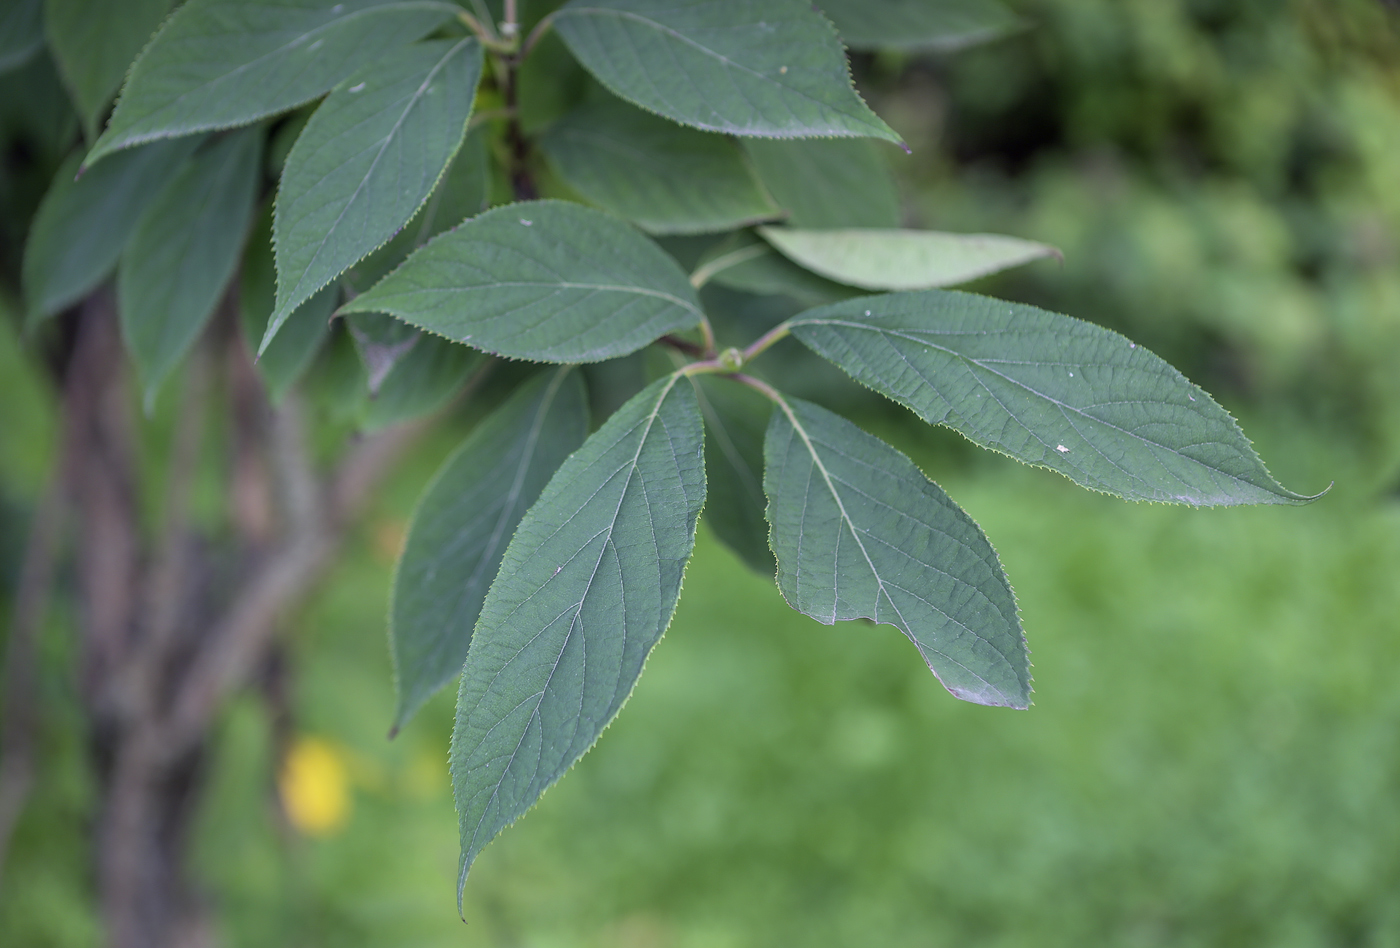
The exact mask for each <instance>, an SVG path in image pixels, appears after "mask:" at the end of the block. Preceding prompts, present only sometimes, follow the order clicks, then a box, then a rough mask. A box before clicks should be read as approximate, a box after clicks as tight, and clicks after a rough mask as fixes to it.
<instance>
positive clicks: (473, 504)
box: [389, 366, 588, 730]
mask: <svg viewBox="0 0 1400 948" xmlns="http://www.w3.org/2000/svg"><path fill="white" fill-rule="evenodd" d="M587 434H588V406H587V398H586V396H585V393H584V390H583V382H582V379H581V377H580V375H579V373H578V371H576V370H574V369H572V368H569V367H567V366H566V367H564V368H560V369H554V370H551V371H549V372H546V373H541V374H540V375H538V376H537V377H536V378H535V379H533V380H532V381H530V382H529V383H527V384H526V385H523V386H521V387H520V389H518V390H517V391H516V393H515V394H514V395H513V396H512V397H511V399H510V401H508V402H506V404H504V405H502V406H501V407H500V408H498V409H497V410H496V411H495V412H494V413H493V414H492V415H491V416H490V417H489V418H487V419H486V420H485V421H483V422H481V424H480V425H478V426H477V428H476V430H474V431H473V432H472V433H471V435H470V436H469V437H468V438H467V440H465V441H463V442H462V445H461V447H459V448H458V449H457V450H456V451H455V452H453V454H452V456H451V457H450V458H448V459H447V460H446V461H445V462H443V465H442V467H441V469H439V471H438V472H437V474H436V475H434V477H433V482H432V483H431V484H429V485H428V488H427V489H426V490H425V491H424V492H423V497H422V499H421V500H419V501H418V508H417V509H416V510H415V511H414V513H413V524H412V526H411V527H410V528H409V531H408V540H407V542H406V543H405V544H404V550H403V555H402V556H400V557H399V564H398V569H397V570H396V572H395V574H394V591H393V600H392V601H393V605H392V606H391V608H390V626H389V637H390V643H391V646H392V653H393V656H394V676H395V681H396V682H397V685H398V696H399V697H398V710H397V711H396V712H395V714H394V730H398V729H399V728H400V727H402V726H403V724H404V722H405V721H407V720H408V719H409V718H410V717H411V716H412V715H413V713H414V712H415V711H417V710H418V709H419V708H420V707H421V706H422V705H423V702H425V701H427V700H428V698H429V697H431V696H432V694H433V692H435V691H437V690H438V689H439V688H441V687H442V686H443V685H445V684H447V682H449V681H451V680H452V679H453V678H456V677H457V675H458V674H459V673H460V672H461V671H462V663H463V662H464V661H465V660H466V657H467V646H468V644H470V642H471V638H472V629H473V628H474V627H475V626H476V619H477V616H478V615H479V614H480V613H481V604H482V602H483V601H484V600H485V599H486V590H487V588H488V587H489V586H490V585H491V580H492V579H494V578H495V576H496V571H497V569H498V568H499V567H500V565H501V557H502V556H504V555H505V551H506V544H508V543H509V542H510V538H511V537H513V536H514V535H515V528H516V526H518V525H519V523H520V518H521V517H523V516H524V515H525V511H526V510H528V509H529V508H530V506H531V505H532V504H533V503H534V502H535V500H536V498H538V497H539V496H540V491H542V490H544V487H545V484H547V483H548V482H549V478H550V477H551V476H552V475H553V474H554V472H555V470H557V469H558V467H559V465H561V464H563V463H564V459H565V458H567V457H568V456H569V455H570V454H572V453H573V452H574V451H575V450H576V449H577V448H578V447H579V445H581V444H583V439H584V437H585V436H586V435H587Z"/></svg>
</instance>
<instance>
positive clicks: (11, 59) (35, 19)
mask: <svg viewBox="0 0 1400 948" xmlns="http://www.w3.org/2000/svg"><path fill="white" fill-rule="evenodd" d="M43 46H44V0H10V2H9V3H6V4H5V8H4V9H3V10H0V72H8V71H9V70H11V69H18V68H19V67H20V66H23V65H24V64H25V63H27V62H29V58H30V57H31V56H33V55H34V54H35V53H37V52H39V50H40V49H42V48H43Z"/></svg>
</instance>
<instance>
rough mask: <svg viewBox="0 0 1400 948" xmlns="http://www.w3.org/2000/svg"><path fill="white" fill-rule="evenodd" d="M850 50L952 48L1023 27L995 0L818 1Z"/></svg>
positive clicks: (937, 49) (961, 46)
mask: <svg viewBox="0 0 1400 948" xmlns="http://www.w3.org/2000/svg"><path fill="white" fill-rule="evenodd" d="M820 6H821V8H822V12H823V13H825V14H826V15H827V16H829V17H831V21H832V22H833V23H835V24H836V31H837V32H838V33H840V34H841V39H842V40H844V41H845V43H846V45H847V46H849V47H850V48H851V49H856V50H862V51H867V50H878V49H903V50H935V51H938V52H952V51H953V50H957V49H962V48H964V47H966V46H974V45H976V44H978V43H985V42H987V41H988V40H993V39H996V38H997V37H999V36H1005V35H1006V34H1007V33H1010V32H1013V31H1015V30H1017V29H1019V28H1020V27H1021V21H1020V20H1019V19H1017V17H1016V15H1015V14H1014V13H1012V12H1011V11H1010V10H1008V9H1007V8H1006V7H1004V6H1002V4H1000V3H998V2H997V0H820Z"/></svg>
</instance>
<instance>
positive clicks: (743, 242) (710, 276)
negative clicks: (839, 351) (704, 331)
mask: <svg viewBox="0 0 1400 948" xmlns="http://www.w3.org/2000/svg"><path fill="white" fill-rule="evenodd" d="M695 273H696V279H698V280H699V281H700V282H701V283H702V285H703V284H704V283H706V282H714V283H717V284H719V285H720V286H727V287H729V288H730V289H731V290H741V291H743V292H745V293H756V294H758V295H760V296H769V295H781V296H787V297H790V298H791V299H794V300H796V301H797V302H798V303H800V304H801V305H803V306H821V305H823V304H825V303H834V302H836V301H837V300H844V299H849V298H851V297H852V296H859V295H860V291H859V290H856V289H853V288H851V287H849V286H842V285H841V284H840V283H835V282H833V281H831V280H828V279H826V278H825V277H820V276H817V275H816V274H815V273H813V272H812V271H810V270H806V269H804V268H802V267H799V266H798V265H797V264H795V263H793V262H792V261H791V260H789V259H788V258H787V257H784V256H783V255H782V254H780V253H778V252H777V251H776V250H774V249H773V248H772V246H771V245H769V244H768V243H767V242H766V241H763V240H760V239H759V238H757V237H755V236H754V235H753V233H752V232H751V231H746V230H745V231H740V232H738V233H736V234H734V235H733V236H732V237H730V238H728V239H727V240H724V241H722V242H721V243H720V244H718V245H717V246H715V247H713V248H712V249H710V250H708V251H706V252H705V254H704V255H703V256H702V257H701V258H700V264H699V266H697V267H696V269H695Z"/></svg>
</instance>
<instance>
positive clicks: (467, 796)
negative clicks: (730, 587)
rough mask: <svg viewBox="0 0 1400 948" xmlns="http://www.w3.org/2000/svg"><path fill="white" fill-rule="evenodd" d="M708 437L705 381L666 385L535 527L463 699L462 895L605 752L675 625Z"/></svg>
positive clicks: (507, 572) (579, 465)
mask: <svg viewBox="0 0 1400 948" xmlns="http://www.w3.org/2000/svg"><path fill="white" fill-rule="evenodd" d="M703 440H704V431H703V422H702V421H701V417H700V408H699V406H698V405H697V404H696V401H695V391H694V389H692V388H691V387H690V385H689V384H687V383H686V382H684V381H682V380H681V379H680V378H679V376H675V375H673V376H669V377H667V378H664V379H661V380H660V381H657V382H654V383H652V384H651V385H650V386H648V387H647V388H646V389H644V390H643V391H642V392H641V393H640V394H638V395H637V396H636V397H635V398H633V399H632V400H631V401H629V402H628V403H627V404H626V405H624V406H623V407H622V408H620V409H619V410H618V411H617V413H616V414H615V415H613V416H612V417H611V418H609V419H608V421H607V422H606V423H605V424H604V425H603V427H602V428H600V429H599V430H598V431H597V432H596V433H595V434H594V435H593V436H592V437H590V438H589V439H588V440H587V441H586V442H584V445H583V447H582V448H580V449H579V450H578V451H577V452H575V453H574V455H573V456H572V457H570V458H569V459H568V460H567V461H565V462H564V464H563V466H562V467H560V468H559V470H558V472H557V473H556V474H555V475H554V477H553V478H551V479H550V482H549V485H548V486H547V487H546V488H545V489H544V493H543V494H541V495H540V499H539V500H538V501H537V502H536V503H535V505H534V506H533V507H531V508H530V510H529V512H528V513H526V514H525V517H524V519H523V520H522V521H521V522H520V527H519V529H517V530H516V533H515V537H514V539H512V540H511V542H510V546H509V547H508V548H507V549H506V554H505V558H504V560H503V561H502V563H501V569H500V572H499V573H498V574H497V576H496V580H495V581H494V582H493V583H492V585H491V589H490V591H489V592H488V593H487V594H486V603H485V605H483V606H482V609H481V618H480V619H479V620H478V622H477V625H476V631H475V633H474V634H473V636H472V643H471V649H470V650H469V651H468V652H467V662H466V666H465V668H464V669H463V671H462V685H461V689H460V691H459V692H458V696H457V724H456V727H455V729H454V731H453V735H452V752H451V764H452V786H453V793H454V795H455V797H456V800H457V813H458V819H459V826H460V829H461V837H462V861H461V873H460V876H459V879H458V900H459V902H460V899H461V889H462V886H463V885H464V884H465V882H466V876H467V871H468V870H469V869H470V868H471V864H472V862H473V860H475V859H476V856H477V854H478V853H480V852H481V850H482V848H484V847H485V846H486V844H487V843H488V842H490V841H491V839H492V838H493V837H494V836H495V835H496V834H497V833H499V832H500V831H501V830H502V829H503V828H505V827H506V826H508V825H509V824H510V823H512V822H513V821H514V820H515V819H516V818H518V817H519V816H520V815H521V814H523V813H524V812H525V811H526V810H527V809H529V808H530V807H531V806H533V805H534V803H535V801H536V800H537V799H539V796H540V794H542V793H543V792H544V791H545V790H546V789H547V788H548V787H549V786H550V785H551V784H553V783H554V782H555V781H556V780H558V779H559V778H560V777H561V776H562V775H563V773H564V771H566V770H567V769H568V768H569V767H570V766H572V765H573V763H574V761H576V760H578V759H579V757H581V756H583V754H584V752H585V751H587V750H588V748H589V747H591V746H592V745H593V742H594V741H595V740H597V738H598V735H599V734H601V733H602V731H603V728H605V727H607V725H608V722H610V721H611V720H612V718H613V716H614V715H616V714H617V712H618V710H619V709H620V708H621V707H622V704H623V702H624V701H626V700H627V696H628V695H629V694H630V693H631V691H632V687H633V685H634V684H635V683H636V681H637V676H639V675H640V674H641V672H642V665H643V663H644V662H645V661H646V657H647V654H648V653H649V652H650V651H651V648H652V646H653V645H655V644H656V642H657V640H659V639H660V638H661V634H662V633H663V632H664V631H665V630H666V626H667V625H668V624H669V623H670V621H671V615H672V613H674V611H675V607H676V599H677V597H678V596H679V595H680V588H681V576H682V574H683V573H684V571H685V564H686V561H687V560H688V559H689V558H690V552H691V550H692V548H693V546H694V543H695V522H696V518H697V517H698V516H699V513H700V507H701V505H702V504H703V503H704V500H705V468H704V458H703V457H702V454H703V450H702V449H703Z"/></svg>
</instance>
